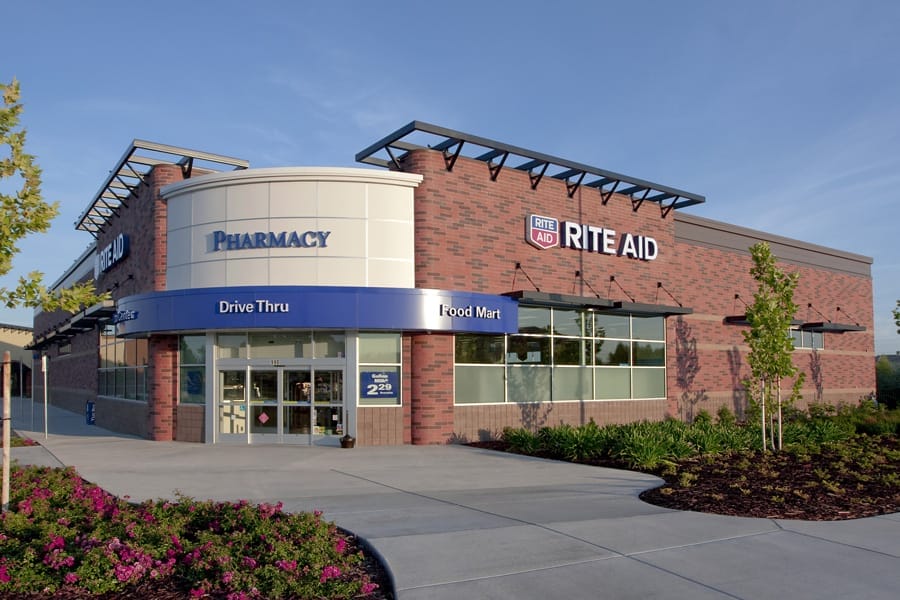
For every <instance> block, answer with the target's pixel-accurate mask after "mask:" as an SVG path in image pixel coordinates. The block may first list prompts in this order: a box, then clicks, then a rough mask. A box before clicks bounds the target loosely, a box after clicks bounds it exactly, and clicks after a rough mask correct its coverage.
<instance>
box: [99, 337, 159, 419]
mask: <svg viewBox="0 0 900 600" xmlns="http://www.w3.org/2000/svg"><path fill="white" fill-rule="evenodd" d="M148 345H149V344H148V341H147V340H146V339H136V340H135V339H117V338H116V332H115V326H112V325H110V326H107V327H106V328H104V329H103V331H101V332H100V345H99V347H98V363H99V365H100V367H99V369H98V370H97V393H98V395H100V396H111V397H115V398H125V399H127V400H140V401H143V402H146V401H147V364H148V363H147V356H148Z"/></svg>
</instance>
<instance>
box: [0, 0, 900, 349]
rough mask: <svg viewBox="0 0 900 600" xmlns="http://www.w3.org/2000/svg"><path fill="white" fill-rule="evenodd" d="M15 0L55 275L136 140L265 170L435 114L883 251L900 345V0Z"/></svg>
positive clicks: (870, 251) (14, 43)
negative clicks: (83, 218)
mask: <svg viewBox="0 0 900 600" xmlns="http://www.w3.org/2000/svg"><path fill="white" fill-rule="evenodd" d="M3 16H4V21H5V26H4V34H3V38H4V50H3V55H4V58H3V59H2V60H0V81H6V82H8V81H9V80H10V79H11V78H12V77H13V76H15V77H17V78H18V79H19V80H20V82H21V84H22V91H23V101H24V104H25V113H24V115H23V124H24V126H25V127H26V128H27V130H28V135H29V150H30V151H31V152H32V153H33V154H36V155H37V156H38V159H39V163H40V165H41V167H42V168H43V169H44V195H45V197H46V198H47V199H48V200H57V201H59V202H60V208H61V214H60V216H59V217H58V218H57V220H56V221H55V222H54V225H53V228H52V230H51V232H50V233H49V234H48V235H41V236H35V237H33V238H31V239H29V240H27V241H26V242H25V243H23V244H22V251H23V253H22V254H21V255H20V256H19V257H18V258H17V261H16V266H17V269H16V272H15V274H14V275H15V276H18V274H20V273H24V272H27V271H30V270H33V269H37V270H40V271H43V272H44V273H45V276H46V280H47V282H48V283H51V282H52V281H53V280H54V279H56V278H57V277H58V276H59V275H61V274H62V272H63V271H64V270H65V269H66V268H68V267H69V266H70V265H71V264H72V262H73V260H74V259H75V258H76V257H77V256H78V255H79V254H80V253H81V252H82V251H83V250H84V249H85V248H86V247H87V246H88V245H89V243H90V242H91V237H90V236H89V235H88V234H87V233H84V232H79V231H75V229H74V226H73V222H74V221H75V220H76V218H77V217H78V215H79V214H80V213H81V211H82V210H83V209H84V208H85V207H86V205H87V203H88V201H89V200H90V199H91V198H92V197H93V195H94V194H95V193H96V191H97V189H98V188H99V186H100V184H101V183H102V182H103V179H104V177H105V175H106V173H107V172H108V171H109V169H111V168H112V167H113V165H114V164H115V162H116V160H118V158H119V157H120V156H121V154H122V152H123V151H124V150H125V148H126V147H127V145H128V144H129V143H130V142H131V140H132V139H134V138H139V139H147V140H152V141H158V142H162V143H166V144H171V145H175V146H183V147H187V148H194V149H198V150H205V151H209V152H215V153H218V154H225V155H229V156H236V157H239V158H245V159H248V160H249V161H250V163H251V166H255V167H266V166H284V165H332V166H355V163H354V161H353V157H354V154H355V153H356V152H358V151H359V150H361V149H363V148H364V147H366V146H368V145H369V144H371V143H372V142H374V141H376V140H377V139H380V138H381V137H383V136H384V135H386V134H388V133H390V132H391V131H393V130H395V129H397V128H399V127H400V126H402V125H404V124H406V123H407V122H409V121H412V120H422V121H428V122H431V123H435V124H438V125H442V126H445V127H449V128H451V129H458V130H461V131H465V132H467V133H472V134H476V135H481V136H483V137H487V138H492V139H495V140H499V141H502V142H506V143H509V144H513V145H517V146H522V147H525V148H529V149H533V150H537V151H540V152H545V153H548V154H554V155H557V156H561V157H564V158H567V159H570V160H573V161H578V162H582V163H587V164H591V165H595V166H598V167H601V168H605V169H608V170H611V171H618V172H621V173H626V174H629V175H632V176H634V177H639V178H643V179H649V180H651V181H656V182H659V183H663V184H666V185H670V186H673V187H679V188H683V189H686V190H689V191H692V192H696V193H699V194H703V195H705V196H706V197H707V202H706V204H704V205H700V206H697V207H692V208H690V209H687V211H688V212H690V213H692V214H697V215H700V216H704V217H708V218H712V219H718V220H722V221H726V222H729V223H735V224H739V225H743V226H746V227H751V228H756V229H762V230H764V231H769V232H772V233H777V234H780V235H785V236H788V237H792V238H797V239H800V240H803V241H807V242H812V243H815V244H820V245H824V246H829V247H834V248H838V249H840V250H845V251H849V252H854V253H858V254H863V255H866V256H871V257H873V258H874V260H875V263H874V265H873V268H872V274H873V278H874V288H875V340H876V351H877V352H879V353H885V352H890V353H893V352H895V351H897V350H900V336H898V335H897V332H896V328H895V327H894V325H893V320H892V318H891V314H890V311H891V309H892V308H893V307H894V304H895V302H896V300H897V299H898V298H900V258H898V255H900V253H898V250H897V247H898V244H897V238H898V235H897V234H898V225H900V201H898V190H900V77H898V73H900V38H898V36H897V33H896V28H897V26H898V25H900V3H898V2H895V1H891V0H885V1H863V2H834V1H827V0H818V1H805V0H794V1H791V2H783V1H770V0H756V1H754V2H731V1H726V0H715V1H713V0H709V1H690V0H684V1H680V2H672V1H662V0H660V1H650V0H634V1H632V2H588V1H583V2H568V1H565V0H558V1H556V2H546V1H542V2H530V1H527V2H526V1H522V2H483V1H477V2H470V1H468V0H463V1H451V2H406V1H394V2H377V3H376V2H340V1H332V2H328V3H325V2H320V3H305V2H266V1H260V2H252V3H251V2H233V1H222V0H219V1H215V2H211V1H196V2H177V3H176V2H155V3H122V2H100V1H89V0H88V1H83V2H63V1H40V0H35V1H33V2H9V3H6V6H4V8H3ZM12 282H13V279H12V278H11V277H7V278H5V279H3V280H0V285H10V284H11V283H12ZM0 322H5V323H14V324H21V325H30V324H31V312H30V311H28V310H15V311H9V310H0Z"/></svg>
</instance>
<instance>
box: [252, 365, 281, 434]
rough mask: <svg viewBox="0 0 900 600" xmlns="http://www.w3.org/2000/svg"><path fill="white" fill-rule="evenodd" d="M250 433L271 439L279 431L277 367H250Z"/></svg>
mask: <svg viewBox="0 0 900 600" xmlns="http://www.w3.org/2000/svg"><path fill="white" fill-rule="evenodd" d="M249 391H250V435H251V437H252V438H254V439H257V440H258V441H271V442H275V441H277V439H275V438H276V437H277V436H279V434H280V433H281V423H280V421H281V418H280V417H281V415H280V411H279V410H278V405H279V404H280V402H279V399H280V396H281V395H280V394H279V393H278V370H277V369H265V370H263V369H255V368H251V369H250V390H249Z"/></svg>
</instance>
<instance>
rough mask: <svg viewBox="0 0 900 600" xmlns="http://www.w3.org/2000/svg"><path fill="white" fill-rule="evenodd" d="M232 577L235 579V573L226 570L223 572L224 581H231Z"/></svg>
mask: <svg viewBox="0 0 900 600" xmlns="http://www.w3.org/2000/svg"><path fill="white" fill-rule="evenodd" d="M232 579H234V573H232V572H231V571H225V572H224V573H223V574H222V583H231V580H232Z"/></svg>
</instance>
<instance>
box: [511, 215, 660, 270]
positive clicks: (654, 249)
mask: <svg viewBox="0 0 900 600" xmlns="http://www.w3.org/2000/svg"><path fill="white" fill-rule="evenodd" d="M525 240H526V241H527V242H528V243H529V244H531V245H532V246H534V247H535V248H540V249H541V250H549V249H550V248H555V247H556V246H560V247H561V248H571V249H573V250H581V251H582V252H597V253H600V254H614V255H616V256H625V257H628V258H636V259H638V260H655V259H656V257H657V256H659V244H658V243H657V242H656V240H655V239H654V238H652V237H650V236H645V235H634V234H631V233H621V234H619V233H616V231H615V230H614V229H609V228H608V227H597V226H595V225H587V224H583V223H573V222H571V221H563V222H562V223H560V222H559V221H558V220H557V219H555V218H553V217H545V216H543V215H528V216H527V217H526V218H525Z"/></svg>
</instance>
